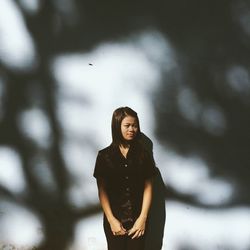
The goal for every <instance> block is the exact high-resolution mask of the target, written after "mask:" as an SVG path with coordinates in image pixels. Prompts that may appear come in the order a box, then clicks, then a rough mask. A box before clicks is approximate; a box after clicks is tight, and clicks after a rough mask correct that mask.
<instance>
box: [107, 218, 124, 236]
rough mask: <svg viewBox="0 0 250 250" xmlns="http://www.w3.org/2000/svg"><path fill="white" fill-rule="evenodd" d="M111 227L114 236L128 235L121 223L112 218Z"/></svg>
mask: <svg viewBox="0 0 250 250" xmlns="http://www.w3.org/2000/svg"><path fill="white" fill-rule="evenodd" d="M109 225H110V227H111V231H112V233H113V235H124V234H126V233H127V231H126V229H125V228H124V227H123V226H122V224H121V222H120V221H119V220H117V219H116V218H112V219H111V220H110V221H109Z"/></svg>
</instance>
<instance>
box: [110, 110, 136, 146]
mask: <svg viewBox="0 0 250 250" xmlns="http://www.w3.org/2000/svg"><path fill="white" fill-rule="evenodd" d="M126 116H132V117H134V118H135V119H136V122H137V126H138V132H137V135H136V137H135V139H137V137H138V136H139V135H140V133H141V131H140V123H139V118H138V116H137V113H136V112H135V111H134V110H133V109H131V108H129V107H120V108H118V109H116V110H115V111H114V112H113V116H112V123H111V130H112V145H114V146H119V145H120V144H122V143H123V142H124V138H123V136H122V132H121V123H122V120H123V119H124V118H125V117H126Z"/></svg>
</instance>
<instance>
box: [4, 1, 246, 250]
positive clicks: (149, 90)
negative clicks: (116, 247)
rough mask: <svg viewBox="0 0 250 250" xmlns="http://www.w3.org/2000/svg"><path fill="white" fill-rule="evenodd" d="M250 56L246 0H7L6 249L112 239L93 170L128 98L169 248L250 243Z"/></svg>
mask: <svg viewBox="0 0 250 250" xmlns="http://www.w3.org/2000/svg"><path fill="white" fill-rule="evenodd" d="M249 55H250V2H249V1H248V0H220V1H218V0H189V1H187V0H177V1H170V0H165V1H162V0H154V1H152V0H146V1H130V0H127V1H114V0H110V1H98V0H92V1H89V0H86V1H82V0H46V1H42V0H16V1H14V0H1V1H0V247H1V249H10V247H11V246H14V247H15V248H16V249H31V248H32V247H34V246H36V247H37V249H40V250H62V249H71V250H105V249H106V241H105V237H104V233H103V228H102V213H101V209H100V206H99V202H98V196H97V188H96V183H95V179H94V178H93V177H92V174H93V169H94V164H95V157H96V154H97V151H98V150H99V149H101V148H103V147H105V146H107V145H108V144H109V143H110V142H111V131H110V122H111V116H112V112H113V110H114V109H115V108H117V107H119V106H130V107H131V108H133V109H135V110H136V111H137V112H138V115H139V118H140V121H141V129H142V131H143V132H144V133H145V134H147V135H148V136H149V137H150V138H151V140H152V141H153V143H154V156H155V161H156V164H157V166H158V168H159V169H160V171H161V174H162V177H163V180H164V183H165V197H166V224H165V233H164V239H163V243H164V244H163V248H162V249H163V250H213V249H220V250H249V249H250V226H249V225H250V195H249V190H250V181H249V176H250V152H249V151H250V150H249V149H250V59H249Z"/></svg>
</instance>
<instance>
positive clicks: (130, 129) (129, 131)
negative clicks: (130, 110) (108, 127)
mask: <svg viewBox="0 0 250 250" xmlns="http://www.w3.org/2000/svg"><path fill="white" fill-rule="evenodd" d="M121 132H122V136H123V138H124V139H125V140H126V141H131V140H133V139H134V138H135V136H136V134H137V132H138V124H137V121H136V118H135V117H133V116H126V117H124V119H123V120H122V122H121Z"/></svg>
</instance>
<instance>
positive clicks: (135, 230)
mask: <svg viewBox="0 0 250 250" xmlns="http://www.w3.org/2000/svg"><path fill="white" fill-rule="evenodd" d="M145 225H146V220H145V219H143V218H141V217H139V218H138V219H137V220H136V221H135V223H134V225H133V227H132V228H131V229H130V230H128V231H127V230H126V229H125V228H124V227H123V226H122V224H121V222H120V221H119V220H117V219H113V220H112V221H111V222H110V227H111V231H112V233H113V235H125V234H128V236H131V235H132V239H135V238H139V237H141V236H143V235H144V232H145Z"/></svg>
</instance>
